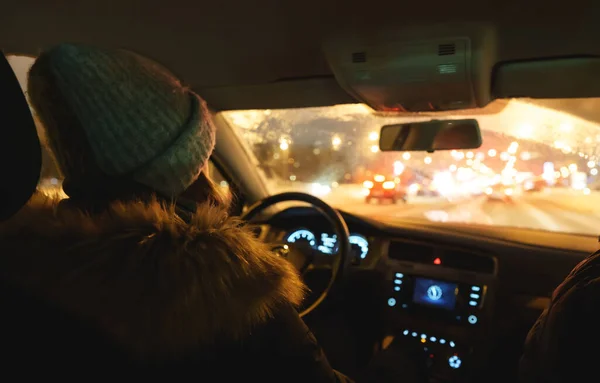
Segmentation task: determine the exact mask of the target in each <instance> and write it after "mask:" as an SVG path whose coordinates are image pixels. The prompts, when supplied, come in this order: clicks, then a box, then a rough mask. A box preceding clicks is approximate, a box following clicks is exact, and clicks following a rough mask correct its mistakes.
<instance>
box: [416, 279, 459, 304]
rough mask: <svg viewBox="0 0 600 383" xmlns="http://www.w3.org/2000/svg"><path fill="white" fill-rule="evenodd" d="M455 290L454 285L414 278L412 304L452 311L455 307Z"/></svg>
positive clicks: (455, 286) (455, 285)
mask: <svg viewBox="0 0 600 383" xmlns="http://www.w3.org/2000/svg"><path fill="white" fill-rule="evenodd" d="M456 290H457V284H456V283H451V282H442V281H436V280H434V279H426V278H415V292H414V294H413V302H414V303H418V304H422V305H427V306H432V307H439V308H442V309H446V310H454V307H455V306H456Z"/></svg>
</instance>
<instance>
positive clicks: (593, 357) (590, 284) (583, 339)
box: [520, 252, 600, 383]
mask: <svg viewBox="0 0 600 383" xmlns="http://www.w3.org/2000/svg"><path fill="white" fill-rule="evenodd" d="M599 345H600V252H596V253H595V254H593V255H591V256H590V257H588V258H587V259H585V260H584V261H583V262H581V263H580V264H579V265H577V266H576V267H575V268H574V269H573V271H571V273H570V274H569V275H568V276H567V278H566V279H565V280H564V281H563V283H561V284H560V286H558V287H557V288H556V290H554V293H553V294H552V299H551V303H550V306H549V307H548V308H547V309H546V310H545V311H544V312H543V313H542V315H541V316H540V318H539V319H538V320H537V322H536V323H535V325H534V326H533V328H532V329H531V330H530V332H529V335H528V337H527V340H526V344H525V352H524V354H523V357H522V358H521V365H520V381H521V382H523V383H578V382H596V381H600V372H599V371H600V364H599V362H598V360H599V357H600V348H599Z"/></svg>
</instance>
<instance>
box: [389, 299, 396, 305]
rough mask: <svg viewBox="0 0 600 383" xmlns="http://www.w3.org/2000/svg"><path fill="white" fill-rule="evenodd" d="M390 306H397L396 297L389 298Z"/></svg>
mask: <svg viewBox="0 0 600 383" xmlns="http://www.w3.org/2000/svg"><path fill="white" fill-rule="evenodd" d="M388 306H390V307H394V306H396V299H394V298H390V299H388Z"/></svg>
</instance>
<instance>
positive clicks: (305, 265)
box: [242, 192, 352, 317]
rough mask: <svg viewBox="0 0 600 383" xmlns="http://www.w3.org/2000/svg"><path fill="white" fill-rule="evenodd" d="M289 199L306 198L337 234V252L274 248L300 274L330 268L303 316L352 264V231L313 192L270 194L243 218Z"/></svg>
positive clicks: (251, 217)
mask: <svg viewBox="0 0 600 383" xmlns="http://www.w3.org/2000/svg"><path fill="white" fill-rule="evenodd" d="M289 201H296V202H306V203H309V204H310V205H312V206H313V207H314V208H315V210H316V211H317V212H319V213H320V214H321V215H322V216H323V217H324V218H325V219H327V221H328V222H329V224H331V226H332V228H333V231H334V232H335V234H336V235H337V238H338V241H337V243H338V250H337V253H334V254H323V253H321V252H320V251H318V250H316V249H313V248H311V247H308V246H307V247H302V246H296V245H295V244H278V245H275V246H274V247H273V250H274V251H275V252H276V253H277V254H279V256H281V257H284V258H286V259H287V260H288V261H290V262H291V263H292V264H293V265H294V266H295V267H296V268H297V269H298V271H299V272H300V274H301V275H304V274H305V273H306V272H308V271H310V270H313V269H316V268H326V269H331V277H330V279H329V282H328V284H327V286H326V287H325V289H324V290H323V292H322V293H321V295H319V296H318V297H317V299H315V300H314V302H312V303H311V304H310V305H309V306H308V307H306V308H304V309H303V310H302V311H301V312H300V316H301V317H304V316H305V315H307V314H308V313H310V312H311V311H313V310H314V309H315V308H317V306H319V305H320V304H321V303H322V302H323V300H325V298H326V297H327V295H328V294H329V292H330V291H331V289H332V287H333V286H335V285H336V284H337V283H338V282H339V281H340V280H342V278H343V275H344V271H345V269H346V267H348V265H349V260H350V252H351V250H352V247H351V245H350V241H349V237H350V233H349V232H348V226H347V225H346V222H345V221H344V218H342V216H341V214H340V213H339V212H338V211H337V210H335V209H333V208H332V207H331V206H329V205H328V204H326V203H325V202H323V201H322V200H321V199H319V198H317V197H315V196H312V195H310V194H306V193H299V192H287V193H280V194H275V195H272V196H269V197H267V198H264V199H262V200H260V201H258V202H256V203H255V204H254V205H252V206H251V207H250V208H249V209H248V211H246V213H245V214H243V215H242V219H244V220H246V221H252V219H253V218H255V217H256V216H257V215H258V214H259V213H261V212H262V211H264V210H265V209H267V208H269V207H271V206H273V205H275V204H278V203H280V202H289Z"/></svg>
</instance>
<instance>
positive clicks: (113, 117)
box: [28, 44, 215, 196]
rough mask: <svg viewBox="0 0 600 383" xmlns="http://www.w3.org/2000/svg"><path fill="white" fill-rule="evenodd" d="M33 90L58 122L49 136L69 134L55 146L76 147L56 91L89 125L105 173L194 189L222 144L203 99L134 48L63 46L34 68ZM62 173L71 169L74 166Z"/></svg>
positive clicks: (161, 188)
mask: <svg viewBox="0 0 600 383" xmlns="http://www.w3.org/2000/svg"><path fill="white" fill-rule="evenodd" d="M36 87H39V88H44V87H51V88H52V89H51V90H45V91H40V90H38V89H36ZM28 93H29V95H30V98H31V99H32V104H33V106H34V109H36V112H37V113H38V114H39V116H40V119H41V120H42V121H43V122H44V123H45V124H46V125H52V126H47V127H46V128H47V130H49V132H48V135H49V136H52V135H53V132H52V131H51V130H61V132H60V134H59V133H57V132H55V133H57V134H54V135H55V136H62V139H61V140H62V143H60V144H55V145H53V146H54V149H55V150H56V151H69V150H72V149H73V145H77V143H70V144H69V145H70V147H69V145H66V144H65V143H64V142H65V141H68V140H67V138H66V137H67V136H68V135H69V134H70V132H69V131H68V129H71V127H65V126H62V125H65V124H68V123H67V122H66V121H61V116H62V114H61V113H58V112H56V113H54V111H55V110H58V109H57V108H56V105H53V104H52V103H53V102H55V103H56V102H57V101H56V97H55V99H54V100H47V98H49V97H47V95H48V94H49V93H52V94H53V95H58V96H60V97H58V98H59V99H60V102H61V103H64V104H66V105H61V108H62V109H63V111H65V110H66V111H68V113H69V115H70V116H71V117H72V121H75V122H76V123H75V124H73V123H72V122H71V125H77V126H78V127H80V128H82V130H83V131H84V134H83V136H84V139H85V140H86V141H87V144H89V148H90V149H91V152H92V153H91V154H92V156H93V161H94V163H95V165H96V166H97V167H98V169H99V170H100V171H101V172H102V173H104V174H106V175H107V176H110V177H123V176H125V177H129V178H131V180H132V181H134V182H137V183H139V184H142V185H145V186H147V187H149V188H151V189H153V190H155V191H157V192H159V193H160V194H162V195H164V196H177V195H179V194H180V193H181V192H183V191H184V190H185V189H187V188H188V187H189V186H190V185H191V184H192V183H193V182H194V181H195V180H196V179H197V178H198V175H199V174H200V171H201V170H202V168H204V166H205V165H206V163H207V161H208V158H209V157H210V155H211V153H212V150H213V148H214V146H215V127H214V125H213V122H212V119H211V116H210V113H209V111H208V110H207V108H206V105H205V103H204V101H203V100H202V99H200V97H198V95H196V94H195V93H193V92H192V91H191V90H189V89H188V88H186V87H184V86H182V85H181V83H180V81H179V80H178V79H177V78H176V77H175V76H174V75H173V74H172V73H170V72H169V71H168V70H166V69H165V68H164V67H162V66H160V65H159V64H157V63H156V62H154V61H152V60H150V59H147V58H145V57H142V56H140V55H138V54H135V53H133V52H130V51H126V50H110V49H101V48H95V47H91V46H87V45H82V44H61V45H58V46H56V47H54V48H52V49H50V50H48V51H46V52H44V53H42V54H41V55H40V56H39V57H38V60H37V61H36V63H35V64H34V65H33V67H32V68H31V71H30V73H29V89H28ZM44 95H46V96H45V97H44ZM63 114H64V113H63ZM49 121H50V123H49ZM54 141H55V143H56V141H57V140H56V139H55V140H54ZM61 155H62V153H57V157H61ZM66 155H67V156H68V155H70V154H69V153H66ZM60 162H61V161H60V160H59V165H61V166H66V167H69V166H70V167H74V166H75V165H74V164H73V163H71V165H64V164H60ZM72 162H75V161H72ZM63 171H64V172H65V173H67V175H68V173H69V169H63Z"/></svg>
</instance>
